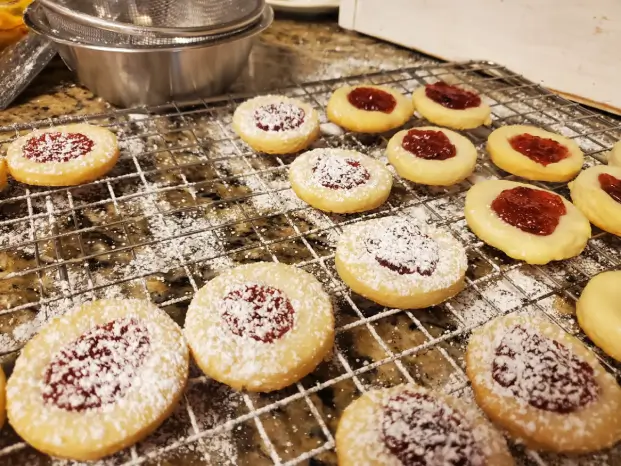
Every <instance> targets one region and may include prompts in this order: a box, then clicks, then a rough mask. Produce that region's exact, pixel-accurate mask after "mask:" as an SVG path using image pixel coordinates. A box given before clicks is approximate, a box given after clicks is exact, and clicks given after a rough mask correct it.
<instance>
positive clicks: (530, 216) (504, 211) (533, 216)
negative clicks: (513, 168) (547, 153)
mask: <svg viewBox="0 0 621 466" xmlns="http://www.w3.org/2000/svg"><path fill="white" fill-rule="evenodd" d="M491 207H492V210H493V211H494V212H496V214H497V215H498V216H499V217H500V218H501V219H503V220H504V221H505V222H507V223H508V224H509V225H511V226H514V227H516V228H519V229H520V230H522V231H525V232H526V233H532V234H533V235H538V236H548V235H551V234H552V233H554V230H555V229H556V227H557V226H558V224H559V222H560V219H561V217H562V216H563V215H565V214H566V213H567V209H566V208H565V204H564V203H563V200H562V199H561V197H560V196H558V195H556V194H554V193H549V192H547V191H542V190H540V189H532V188H527V187H525V186H518V187H516V188H512V189H505V190H504V191H502V192H501V193H500V194H499V195H498V197H496V199H494V201H493V202H492V206H491Z"/></svg>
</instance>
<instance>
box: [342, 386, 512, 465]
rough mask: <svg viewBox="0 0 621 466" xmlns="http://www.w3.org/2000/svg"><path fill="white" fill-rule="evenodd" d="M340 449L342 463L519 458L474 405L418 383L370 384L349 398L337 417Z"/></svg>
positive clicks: (484, 461)
mask: <svg viewBox="0 0 621 466" xmlns="http://www.w3.org/2000/svg"><path fill="white" fill-rule="evenodd" d="M448 433H450V435H449V434H448ZM336 453H337V457H338V464H339V466H359V465H365V466H399V465H437V466H439V465H442V466H458V465H479V466H483V465H490V466H491V465H494V466H511V465H513V464H515V463H514V461H513V458H512V457H511V454H510V453H509V451H508V449H507V444H506V442H505V440H504V438H503V437H502V435H501V434H500V433H499V432H498V431H497V430H496V429H495V428H494V426H492V424H491V423H490V422H489V421H487V420H486V419H485V418H484V417H483V416H482V415H481V414H479V412H478V411H477V410H476V409H475V408H474V407H472V406H468V405H467V404H465V403H463V402H462V401H461V400H459V399H456V398H454V397H451V396H445V395H441V394H438V393H434V392H432V391H430V390H427V389H425V388H422V387H418V386H415V385H399V386H397V387H392V388H385V389H380V390H372V391H370V392H366V393H365V394H363V395H362V396H361V397H360V398H358V399H357V400H356V401H354V402H353V403H351V404H350V405H349V406H348V407H347V408H346V409H345V411H344V412H343V415H342V416H341V419H340V420H339V425H338V428H337V431H336Z"/></svg>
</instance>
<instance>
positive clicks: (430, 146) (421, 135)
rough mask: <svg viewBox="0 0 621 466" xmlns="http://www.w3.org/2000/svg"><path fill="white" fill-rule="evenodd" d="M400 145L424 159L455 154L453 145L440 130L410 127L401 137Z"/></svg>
mask: <svg viewBox="0 0 621 466" xmlns="http://www.w3.org/2000/svg"><path fill="white" fill-rule="evenodd" d="M402 146H403V148H404V149H405V150H407V151H408V152H410V153H412V154H414V155H415V156H416V157H419V158H421V159H426V160H446V159H450V158H453V157H455V155H456V154H457V150H456V149H455V146H454V145H453V144H452V143H451V141H450V140H449V138H448V137H447V136H446V134H444V133H443V132H442V131H432V130H422V129H411V130H409V131H408V132H407V134H406V135H405V137H404V138H403V143H402Z"/></svg>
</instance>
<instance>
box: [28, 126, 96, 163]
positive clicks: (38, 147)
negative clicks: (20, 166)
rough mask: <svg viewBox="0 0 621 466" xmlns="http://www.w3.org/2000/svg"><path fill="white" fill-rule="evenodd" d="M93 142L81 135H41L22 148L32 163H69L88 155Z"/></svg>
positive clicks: (31, 139)
mask: <svg viewBox="0 0 621 466" xmlns="http://www.w3.org/2000/svg"><path fill="white" fill-rule="evenodd" d="M94 145H95V142H94V141H93V140H92V139H90V138H89V137H88V136H85V135H84V134H81V133H43V134H41V135H40V136H37V137H33V138H30V139H29V140H28V141H27V142H26V144H24V146H23V148H22V153H23V154H24V157H26V158H27V159H29V160H32V161H33V162H38V163H46V162H69V161H70V160H74V159H77V158H79V157H82V156H84V155H86V154H88V153H89V152H90V151H91V150H92V149H93V146H94Z"/></svg>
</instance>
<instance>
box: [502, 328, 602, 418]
mask: <svg viewBox="0 0 621 466" xmlns="http://www.w3.org/2000/svg"><path fill="white" fill-rule="evenodd" d="M492 377H493V378H494V380H495V381H496V382H497V383H498V384H500V385H501V386H503V387H505V388H508V389H509V390H510V391H511V393H512V394H513V395H514V396H516V397H518V398H520V399H522V400H524V401H527V402H528V403H529V404H530V405H531V406H534V407H535V408H537V409H542V410H544V411H552V412H555V413H571V412H573V411H576V410H577V409H579V408H581V407H583V406H586V405H587V404H589V403H591V402H592V401H595V400H596V399H597V397H598V396H599V385H598V384H597V381H596V380H595V375H594V371H593V368H592V367H591V366H590V365H589V364H588V363H587V362H585V361H582V360H581V359H579V358H578V357H577V356H575V355H574V354H573V353H572V352H571V351H570V350H569V349H568V348H566V347H565V346H564V345H563V344H561V343H559V342H558V341H556V340H553V339H551V338H548V337H546V336H543V335H540V334H537V333H535V332H534V331H532V330H529V329H527V328H524V327H522V326H519V325H518V326H515V327H513V328H512V329H511V330H510V331H509V332H507V334H506V335H505V336H504V337H503V339H502V341H501V343H500V345H499V346H498V347H497V348H496V351H495V357H494V361H493V364H492Z"/></svg>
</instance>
